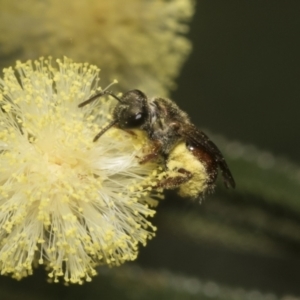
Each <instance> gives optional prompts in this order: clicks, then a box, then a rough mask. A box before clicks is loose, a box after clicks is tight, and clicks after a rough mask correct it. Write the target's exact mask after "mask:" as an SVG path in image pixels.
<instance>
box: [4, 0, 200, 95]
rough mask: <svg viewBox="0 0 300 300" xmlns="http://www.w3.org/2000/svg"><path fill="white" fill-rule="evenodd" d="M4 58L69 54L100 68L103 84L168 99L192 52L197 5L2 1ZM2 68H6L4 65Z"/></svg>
mask: <svg viewBox="0 0 300 300" xmlns="http://www.w3.org/2000/svg"><path fill="white" fill-rule="evenodd" d="M0 5H1V10H0V55H1V56H2V59H3V58H4V59H5V60H6V63H5V64H6V65H5V66H8V63H9V65H10V63H11V61H10V60H9V59H8V58H11V59H15V57H16V56H17V58H18V59H25V60H27V59H35V58H37V57H39V56H41V55H47V56H48V55H53V56H55V57H61V56H63V55H66V56H68V57H72V58H73V59H75V60H77V61H88V62H89V63H93V64H97V65H99V66H101V69H102V71H103V73H104V74H106V76H105V80H107V81H104V85H107V84H108V83H109V82H111V81H112V79H113V78H118V80H119V81H120V82H121V90H123V91H126V90H129V89H133V88H138V89H141V90H143V91H144V92H145V93H150V94H151V95H154V94H155V95H160V96H164V95H167V94H168V92H169V90H170V89H172V88H174V78H175V77H176V76H177V75H178V73H179V70H180V68H181V66H182V64H183V62H184V61H185V59H186V57H187V55H188V54H189V53H190V50H191V43H190V42H189V41H188V39H187V38H186V37H184V34H185V33H186V32H187V31H188V25H187V22H188V21H189V20H190V19H191V17H192V15H193V12H194V0H151V1H149V0H128V1H119V0H110V1H105V0H90V1H78V0H75V1H70V0H65V1H58V0H48V1H37V0H27V1H16V0H0ZM2 65H3V64H2Z"/></svg>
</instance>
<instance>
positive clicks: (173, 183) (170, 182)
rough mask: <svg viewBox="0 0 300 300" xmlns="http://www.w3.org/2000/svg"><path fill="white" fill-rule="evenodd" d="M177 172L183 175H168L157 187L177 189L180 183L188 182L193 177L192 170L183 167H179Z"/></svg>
mask: <svg viewBox="0 0 300 300" xmlns="http://www.w3.org/2000/svg"><path fill="white" fill-rule="evenodd" d="M177 172H178V173H180V174H182V175H178V176H174V177H167V178H165V179H163V180H161V181H160V182H159V183H158V184H157V186H156V187H158V188H163V189H175V188H177V187H179V186H180V185H182V184H184V183H186V182H188V181H189V180H190V179H191V178H192V177H193V175H192V173H191V172H189V171H187V170H185V169H183V168H180V169H178V170H177Z"/></svg>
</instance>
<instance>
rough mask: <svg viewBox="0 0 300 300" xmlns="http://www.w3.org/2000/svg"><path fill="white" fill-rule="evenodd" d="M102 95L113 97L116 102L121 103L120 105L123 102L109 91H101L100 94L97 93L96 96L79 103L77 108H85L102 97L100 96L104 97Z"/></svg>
mask: <svg viewBox="0 0 300 300" xmlns="http://www.w3.org/2000/svg"><path fill="white" fill-rule="evenodd" d="M104 95H110V96H112V97H114V98H115V99H116V100H118V101H119V102H121V103H122V102H123V101H122V100H121V98H119V97H117V96H116V95H115V94H114V93H113V92H111V91H102V92H100V93H98V94H96V95H94V96H92V97H91V98H89V99H87V100H85V101H84V102H81V103H80V104H79V105H78V107H83V106H85V105H87V104H89V103H91V102H93V101H94V100H96V99H97V98H99V97H102V96H104Z"/></svg>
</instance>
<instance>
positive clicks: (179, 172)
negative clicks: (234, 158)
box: [79, 90, 235, 198]
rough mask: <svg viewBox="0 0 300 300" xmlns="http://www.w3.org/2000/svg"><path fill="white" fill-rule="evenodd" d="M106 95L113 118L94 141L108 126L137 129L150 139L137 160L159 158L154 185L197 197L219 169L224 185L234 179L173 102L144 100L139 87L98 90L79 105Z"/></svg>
mask: <svg viewBox="0 0 300 300" xmlns="http://www.w3.org/2000/svg"><path fill="white" fill-rule="evenodd" d="M103 95H110V96H112V97H114V98H115V99H116V100H117V101H118V102H119V103H118V104H117V105H116V107H115V108H114V110H113V120H112V121H111V122H110V123H109V124H108V125H107V126H106V127H105V128H103V129H102V130H101V131H100V132H99V133H98V134H97V135H96V136H95V138H94V142H95V141H97V140H98V139H99V138H100V137H101V136H102V135H103V134H104V133H105V132H106V131H107V130H108V129H109V128H111V127H112V126H117V127H118V128H120V129H124V130H134V129H138V130H141V131H143V132H145V133H146V134H147V136H148V138H149V140H150V141H151V150H150V151H148V153H147V154H146V155H145V156H144V157H143V158H142V159H141V160H140V163H146V162H148V161H151V160H153V159H156V158H159V157H162V158H163V159H164V161H165V165H166V173H167V174H168V176H166V177H165V178H164V179H162V180H161V182H159V184H158V187H161V188H167V189H174V188H178V189H179V194H180V195H181V196H184V197H192V198H195V197H198V196H199V195H201V194H203V193H204V192H206V191H210V190H212V189H213V187H214V183H215V180H216V178H217V175H218V169H220V171H221V174H222V176H223V181H224V184H225V186H226V187H227V188H229V187H232V188H234V187H235V181H234V179H233V176H232V174H231V172H230V170H229V168H228V166H227V163H226V161H225V159H224V157H223V155H222V153H221V152H220V150H219V149H218V147H217V146H216V145H215V144H214V143H213V142H212V141H211V140H210V139H209V138H208V137H207V136H206V135H205V134H204V133H203V132H202V131H200V130H199V129H198V128H197V127H196V126H195V125H194V124H192V123H191V121H190V119H189V117H188V115H187V114H186V113H185V112H183V111H182V110H181V109H180V108H179V107H178V106H177V105H176V104H175V103H174V102H173V101H171V100H169V99H165V98H152V99H148V98H147V97H146V95H145V94H144V93H143V92H141V91H139V90H131V91H128V92H126V93H125V94H123V96H121V97H117V96H116V95H115V94H113V93H112V92H110V91H103V92H100V93H98V94H96V95H94V96H93V97H91V98H90V99H88V100H86V101H84V102H82V103H81V104H79V107H83V106H85V105H87V104H89V103H90V102H92V101H94V100H95V99H97V98H99V97H101V96H103Z"/></svg>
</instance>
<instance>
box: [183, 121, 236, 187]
mask: <svg viewBox="0 0 300 300" xmlns="http://www.w3.org/2000/svg"><path fill="white" fill-rule="evenodd" d="M187 126H188V127H187ZM179 134H180V135H181V136H183V137H184V138H185V140H186V141H187V142H190V143H192V144H193V145H194V146H195V147H199V148H200V149H203V150H204V151H205V152H207V153H208V154H210V155H212V157H213V158H214V160H215V161H216V163H217V164H218V166H219V168H220V169H221V173H222V176H223V179H224V183H225V185H226V187H228V188H229V187H232V188H234V187H235V181H234V179H233V176H232V174H231V172H230V170H229V168H228V165H227V163H226V161H225V159H224V157H223V155H222V153H221V151H220V150H219V148H218V147H217V146H216V145H215V144H214V143H213V142H212V141H211V140H210V139H209V138H208V136H207V135H206V134H205V133H204V132H202V131H201V130H199V129H198V128H197V127H195V126H194V125H192V124H191V125H185V128H184V130H181V131H180V132H179Z"/></svg>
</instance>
